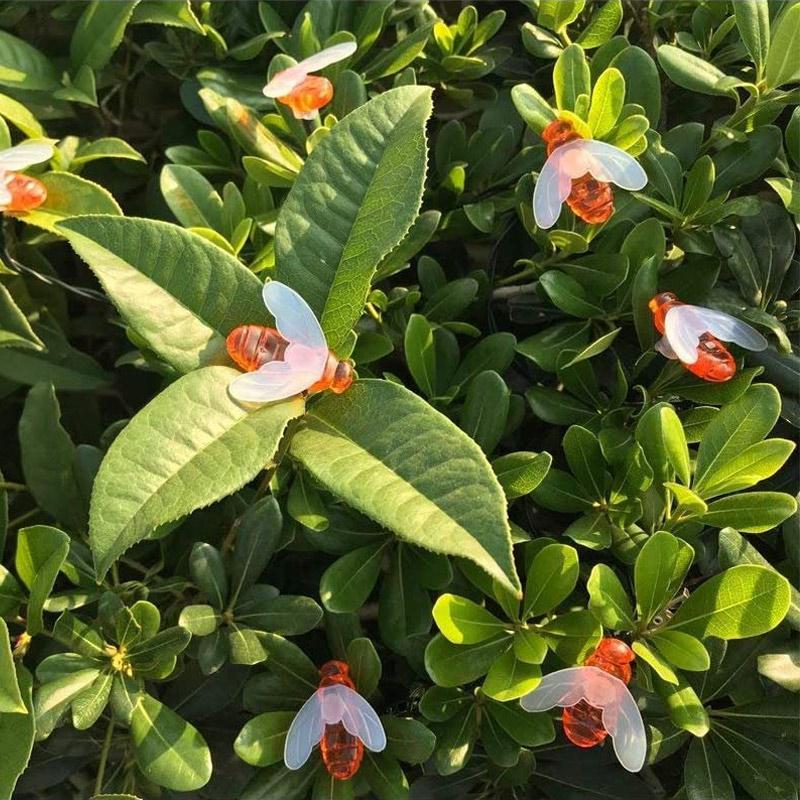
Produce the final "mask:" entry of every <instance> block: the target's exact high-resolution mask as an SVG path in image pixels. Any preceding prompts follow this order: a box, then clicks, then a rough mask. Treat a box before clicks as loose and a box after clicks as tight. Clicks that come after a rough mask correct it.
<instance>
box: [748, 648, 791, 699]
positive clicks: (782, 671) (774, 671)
mask: <svg viewBox="0 0 800 800" xmlns="http://www.w3.org/2000/svg"><path fill="white" fill-rule="evenodd" d="M770 649H771V652H769V653H764V654H763V655H760V656H759V657H758V673H759V675H763V676H764V677H765V678H769V680H771V681H773V682H774V683H777V684H778V685H779V686H782V687H783V688H784V689H788V690H789V691H790V692H798V691H800V652H798V648H797V645H796V644H795V643H793V642H788V643H787V644H784V645H781V646H780V647H777V648H774V649H772V648H770Z"/></svg>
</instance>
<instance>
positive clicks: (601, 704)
mask: <svg viewBox="0 0 800 800" xmlns="http://www.w3.org/2000/svg"><path fill="white" fill-rule="evenodd" d="M580 700H585V701H586V702H587V703H589V704H590V705H593V706H595V707H596V708H600V709H602V710H603V727H604V728H605V729H606V730H607V731H608V732H609V734H611V737H612V739H613V742H614V752H615V753H616V754H617V758H618V759H619V762H620V764H622V766H623V767H625V769H627V770H628V771H630V772H638V771H639V770H640V769H641V768H642V767H643V766H644V761H645V756H646V754H647V735H646V733H645V729H644V721H643V720H642V715H641V713H640V712H639V708H638V706H637V705H636V701H635V700H634V699H633V695H631V693H630V692H629V691H628V687H627V686H626V685H625V684H624V683H623V682H622V681H621V680H620V679H619V678H616V677H614V676H613V675H609V673H607V672H604V671H603V670H601V669H598V668H597V667H570V668H569V669H562V670H559V671H558V672H551V673H550V674H549V675H545V676H544V678H542V682H541V683H540V684H539V685H538V686H537V687H536V688H535V689H534V690H533V691H532V692H531V693H530V694H527V695H525V697H523V698H522V700H521V701H520V703H521V704H522V707H523V708H524V709H525V710H526V711H547V709H549V708H553V707H554V706H560V707H562V708H568V707H570V706H574V705H576V704H577V703H578V702H579V701H580Z"/></svg>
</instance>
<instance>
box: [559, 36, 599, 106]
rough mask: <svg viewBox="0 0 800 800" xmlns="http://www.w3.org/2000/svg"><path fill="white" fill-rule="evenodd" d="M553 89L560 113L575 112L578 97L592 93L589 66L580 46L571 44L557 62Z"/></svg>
mask: <svg viewBox="0 0 800 800" xmlns="http://www.w3.org/2000/svg"><path fill="white" fill-rule="evenodd" d="M553 87H554V89H555V93H556V105H557V106H558V109H559V110H560V111H574V109H575V103H576V101H577V99H578V97H579V96H580V95H582V94H585V95H589V94H590V93H591V90H592V83H591V75H590V73H589V64H588V63H587V62H586V56H585V55H584V52H583V48H582V47H581V46H580V45H577V44H571V45H570V46H569V47H567V48H565V49H564V51H563V52H562V53H561V55H560V56H559V57H558V59H557V60H556V64H555V67H554V68H553Z"/></svg>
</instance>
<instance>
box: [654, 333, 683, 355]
mask: <svg viewBox="0 0 800 800" xmlns="http://www.w3.org/2000/svg"><path fill="white" fill-rule="evenodd" d="M655 348H656V350H658V352H659V353H661V355H662V356H664V358H669V359H671V360H673V361H674V360H675V359H676V358H677V357H678V356H677V355H676V354H675V351H674V350H673V349H672V347H671V346H670V343H669V342H668V341H667V337H666V336H662V337H661V338H660V339H659V340H658V341H657V342H656V343H655Z"/></svg>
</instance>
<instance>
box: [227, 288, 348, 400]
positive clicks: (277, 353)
mask: <svg viewBox="0 0 800 800" xmlns="http://www.w3.org/2000/svg"><path fill="white" fill-rule="evenodd" d="M262 296H263V298H264V304H265V305H266V306H267V309H268V310H269V312H270V314H272V316H273V317H275V324H276V325H277V330H275V328H267V327H264V326H261V325H240V326H239V327H237V328H234V329H233V330H232V331H231V332H230V333H229V334H228V338H227V340H226V344H227V348H228V354H229V355H230V357H231V358H232V359H233V360H234V361H235V362H236V363H237V364H238V365H239V366H240V367H241V368H242V369H245V370H247V371H248V372H247V374H246V375H242V376H241V377H239V378H236V379H234V380H233V381H232V382H231V384H230V386H229V388H228V391H229V392H230V394H231V397H233V398H234V399H235V400H238V401H239V402H243V403H269V402H272V401H274V400H285V399H286V398H287V397H292V396H293V395H296V394H300V393H301V392H309V393H313V392H322V391H324V390H325V389H330V390H331V391H332V392H334V393H335V394H341V393H342V392H344V391H345V390H347V389H348V388H349V387H350V384H351V383H352V382H353V368H352V366H351V365H350V363H349V362H347V361H340V360H339V359H338V358H337V357H336V356H335V355H334V354H333V353H332V352H331V351H330V350H328V345H327V342H326V341H325V334H324V333H323V332H322V328H321V327H320V324H319V322H318V321H317V318H316V317H315V316H314V312H313V311H312V310H311V308H310V307H309V305H308V303H306V301H305V300H303V298H302V297H301V296H300V295H299V294H298V293H297V292H296V291H294V289H290V288H289V287H288V286H286V285H285V284H283V283H279V282H278V281H270V282H269V283H267V284H265V285H264V289H263V291H262Z"/></svg>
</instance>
